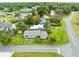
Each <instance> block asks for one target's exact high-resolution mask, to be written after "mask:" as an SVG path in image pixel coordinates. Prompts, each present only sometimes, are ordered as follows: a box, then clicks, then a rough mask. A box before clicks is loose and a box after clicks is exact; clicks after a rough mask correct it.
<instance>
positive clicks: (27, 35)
mask: <svg viewBox="0 0 79 59" xmlns="http://www.w3.org/2000/svg"><path fill="white" fill-rule="evenodd" d="M37 36H40V38H41V39H46V38H47V37H48V34H47V32H46V31H43V30H26V31H25V32H24V37H25V38H36V37H37Z"/></svg>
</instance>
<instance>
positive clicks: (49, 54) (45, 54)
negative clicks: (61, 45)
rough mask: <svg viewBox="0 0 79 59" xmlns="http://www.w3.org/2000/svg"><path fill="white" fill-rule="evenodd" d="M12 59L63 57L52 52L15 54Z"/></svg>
mask: <svg viewBox="0 0 79 59" xmlns="http://www.w3.org/2000/svg"><path fill="white" fill-rule="evenodd" d="M12 57H63V55H60V54H57V53H52V52H15V53H14V54H13V55H12Z"/></svg>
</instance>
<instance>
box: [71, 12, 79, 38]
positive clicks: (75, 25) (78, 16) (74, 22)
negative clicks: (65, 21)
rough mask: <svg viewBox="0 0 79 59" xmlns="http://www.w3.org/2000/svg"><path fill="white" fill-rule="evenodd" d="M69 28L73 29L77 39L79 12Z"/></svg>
mask: <svg viewBox="0 0 79 59" xmlns="http://www.w3.org/2000/svg"><path fill="white" fill-rule="evenodd" d="M71 26H72V28H73V29H74V32H75V33H76V35H77V37H78V38H79V12H78V13H77V14H76V15H75V16H74V17H73V19H72V22H71Z"/></svg>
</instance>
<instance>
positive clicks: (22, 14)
mask: <svg viewBox="0 0 79 59" xmlns="http://www.w3.org/2000/svg"><path fill="white" fill-rule="evenodd" d="M28 15H32V13H24V12H23V13H22V12H21V13H20V17H21V18H22V19H24V18H25V17H26V16H28Z"/></svg>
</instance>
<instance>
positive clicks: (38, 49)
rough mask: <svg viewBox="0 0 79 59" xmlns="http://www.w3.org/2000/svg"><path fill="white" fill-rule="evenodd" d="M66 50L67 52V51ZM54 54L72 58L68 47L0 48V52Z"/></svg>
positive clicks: (22, 46)
mask: <svg viewBox="0 0 79 59" xmlns="http://www.w3.org/2000/svg"><path fill="white" fill-rule="evenodd" d="M67 49H68V50H67ZM14 51H16V52H56V53H60V54H63V55H64V56H66V57H68V56H72V50H71V48H70V46H69V45H62V46H57V45H18V46H0V52H14Z"/></svg>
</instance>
